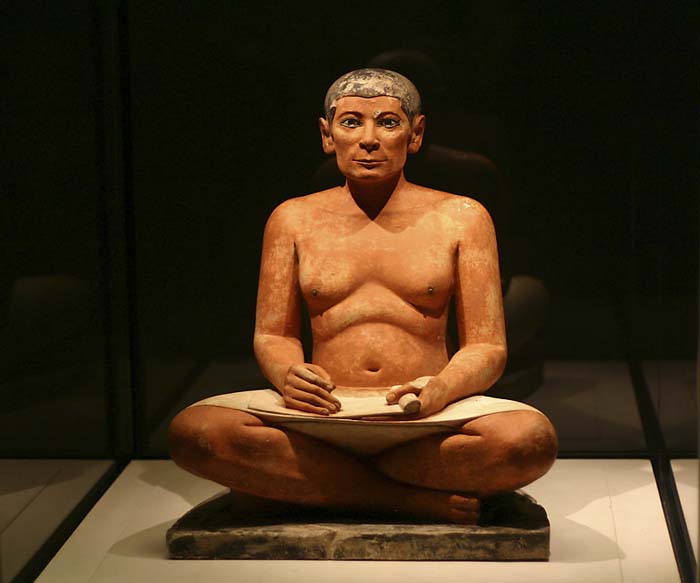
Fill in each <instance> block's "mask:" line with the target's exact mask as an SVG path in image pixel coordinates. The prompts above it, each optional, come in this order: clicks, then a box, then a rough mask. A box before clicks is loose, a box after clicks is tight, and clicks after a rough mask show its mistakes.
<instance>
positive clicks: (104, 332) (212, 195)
mask: <svg viewBox="0 0 700 583" xmlns="http://www.w3.org/2000/svg"><path fill="white" fill-rule="evenodd" d="M401 7H402V9H401V10H400V11H394V10H393V9H390V8H389V7H386V8H385V9H384V8H383V9H382V10H380V11H379V12H382V11H384V10H385V11H386V13H385V14H383V15H381V17H380V15H379V14H376V13H372V14H371V15H369V14H368V13H367V10H368V9H367V7H363V8H361V9H359V8H358V10H360V12H361V14H362V16H358V15H354V14H353V15H350V14H349V13H348V12H347V11H345V10H344V9H341V8H336V7H329V6H326V8H324V9H322V10H320V9H314V8H311V7H310V6H298V5H297V6H294V7H291V6H289V7H277V8H274V9H272V8H270V7H263V6H257V5H251V4H250V3H216V2H200V3H194V4H180V5H177V6H173V5H171V4H166V3H163V2H151V3H134V2H114V3H112V2H82V3H81V2H78V3H72V4H71V5H70V6H69V5H64V4H52V5H46V6H42V7H38V6H28V5H25V4H23V3H20V2H9V3H5V5H4V6H3V8H2V9H1V10H2V12H1V13H0V14H2V18H1V19H0V20H1V21H2V25H0V26H1V27H2V31H3V34H2V35H0V38H2V39H3V40H2V47H3V51H2V52H3V54H4V55H5V57H6V61H7V68H6V71H7V82H6V83H5V84H4V87H5V88H4V91H3V93H4V94H3V97H2V100H1V103H2V114H1V115H2V121H3V132H2V135H3V141H4V147H3V152H4V154H3V156H2V158H1V159H0V168H1V169H2V172H0V194H1V196H0V211H1V212H0V223H2V225H3V229H2V233H3V244H2V246H0V254H1V255H2V258H3V262H2V269H0V342H2V346H3V349H2V351H0V352H1V353H2V360H1V363H2V364H1V366H0V384H1V385H2V395H3V406H2V407H1V408H0V457H2V459H0V491H1V492H2V495H0V503H1V504H2V506H1V507H0V510H1V511H2V512H1V513H0V514H1V516H2V521H1V522H0V526H2V530H1V531H0V532H1V534H2V540H3V549H10V550H11V552H10V554H9V555H8V556H10V555H11V558H8V557H6V556H5V554H7V551H5V550H3V557H2V561H1V562H0V564H1V565H2V572H1V573H0V580H1V581H6V580H7V581H10V580H13V578H16V580H18V581H21V580H32V578H33V577H36V576H37V575H38V574H39V573H40V572H41V570H42V569H43V568H44V567H45V566H46V565H47V564H48V563H49V561H50V560H51V558H52V557H54V555H55V554H56V553H57V552H58V550H59V548H60V546H61V545H62V544H63V543H64V542H65V541H66V540H68V541H69V542H68V544H67V545H66V547H65V548H66V549H68V551H67V552H70V539H69V538H68V537H69V536H70V535H71V533H74V531H75V529H76V527H78V525H79V524H80V523H81V522H83V521H84V519H85V517H86V515H88V513H89V512H90V510H91V509H94V508H95V506H94V505H95V503H96V502H97V500H98V499H99V498H100V496H102V495H103V494H104V493H105V492H108V493H109V492H113V491H115V488H117V489H118V488H126V490H128V487H127V486H125V485H124V484H125V483H126V482H123V483H120V480H126V479H127V478H128V477H129V476H132V475H138V476H141V478H139V479H140V480H141V482H142V483H148V484H150V485H151V486H153V487H155V488H161V489H164V490H165V491H168V492H173V493H177V496H179V497H180V498H182V499H183V500H186V502H187V504H188V505H189V506H188V507H191V506H192V505H194V504H196V503H197V502H199V501H201V500H198V499H197V496H191V497H189V494H185V493H183V492H185V491H187V492H189V491H188V490H187V489H186V488H184V486H183V487H182V488H180V487H179V486H175V485H173V484H174V483H175V481H176V478H175V477H174V476H176V475H177V471H178V470H177V469H176V468H174V466H173V465H172V464H171V463H170V462H167V461H165V460H168V449H167V428H168V424H169V422H170V420H171V419H172V418H173V416H174V415H175V414H177V412H178V411H180V410H182V409H183V408H184V407H186V406H187V405H189V404H191V403H193V402H195V401H197V400H199V399H202V398H204V397H207V396H211V395H214V394H218V393H223V392H232V391H238V390H244V389H248V388H262V387H268V386H270V384H269V382H268V381H267V380H266V379H265V378H264V376H263V375H262V374H261V372H260V370H259V368H258V366H257V364H256V362H255V358H254V356H253V352H252V333H253V326H254V318H255V296H256V287H257V278H258V269H259V267H258V264H259V261H260V252H261V240H262V231H263V228H264V225H265V221H266V219H267V217H268V216H269V214H270V212H271V211H272V209H273V208H275V206H276V205H278V204H279V203H281V202H282V201H283V200H286V199H288V198H290V197H293V196H299V195H304V194H308V193H311V192H313V191H315V190H319V189H321V188H324V187H326V186H328V185H331V184H333V181H334V180H338V177H337V175H335V174H334V172H335V169H334V164H333V162H332V161H329V160H328V159H326V158H324V156H323V154H322V151H321V148H320V141H319V136H318V127H317V125H318V124H317V119H318V117H319V116H320V115H321V114H322V98H323V94H324V92H325V90H326V88H327V86H328V85H329V84H330V82H332V81H333V80H334V79H335V78H336V77H338V76H339V75H340V74H342V73H343V72H346V71H348V70H351V69H353V68H358V67H361V66H366V65H368V64H372V65H375V66H384V67H386V68H395V69H396V70H398V71H399V72H403V73H404V74H406V75H407V76H409V77H411V78H412V79H413V80H414V82H415V83H416V84H417V86H418V89H419V90H420V91H421V93H422V94H423V97H424V105H425V108H424V109H425V113H426V115H427V128H428V129H427V135H426V143H427V145H428V146H429V147H430V148H431V149H430V150H427V153H426V152H424V153H423V154H418V155H417V156H416V159H415V160H413V161H410V162H409V166H408V167H407V176H408V177H409V178H411V179H413V180H415V181H416V182H419V183H424V184H425V185H427V186H431V187H435V188H441V189H446V190H450V191H452V192H455V193H457V194H464V195H468V196H473V197H474V198H477V199H478V200H481V201H482V202H484V204H485V205H486V206H487V208H489V210H490V212H491V214H492V216H493V217H494V219H495V220H496V227H497V231H498V234H499V251H500V255H501V268H502V280H503V289H504V296H505V297H507V295H508V294H509V293H510V294H511V295H512V296H513V297H515V299H514V300H513V301H512V302H511V304H508V302H507V304H508V305H511V309H512V310H513V313H512V314H511V315H510V316H509V317H510V318H511V319H510V320H509V329H508V333H509V335H511V338H512V346H511V361H510V363H509V368H508V369H507V370H506V375H505V377H504V380H503V381H502V382H501V383H499V385H498V386H497V387H496V388H495V389H494V394H499V395H503V396H508V397H512V398H516V399H518V400H524V401H525V402H527V403H530V404H532V405H534V406H536V407H537V408H539V409H540V410H541V411H543V412H544V413H546V414H547V415H548V416H549V417H550V419H551V420H552V422H553V423H554V425H555V427H556V428H557V431H558V434H559V439H560V453H559V458H560V462H561V465H560V466H559V467H561V468H566V471H567V472H570V473H569V474H566V472H564V471H563V470H562V473H561V476H562V477H560V478H557V479H561V480H564V481H566V480H567V479H572V478H570V477H569V478H566V477H564V476H565V475H568V476H574V475H578V474H576V471H579V470H578V469H576V468H584V469H581V470H580V471H581V472H584V473H585V472H588V475H592V473H596V475H598V474H600V475H601V476H604V475H606V472H611V474H610V475H611V476H612V475H613V474H614V472H616V471H618V470H617V469H616V468H619V467H623V465H624V464H625V463H642V464H643V465H642V466H635V467H641V468H642V469H641V470H639V472H640V474H639V475H640V476H641V475H643V474H645V472H646V475H647V478H648V479H647V482H645V483H646V485H647V486H649V487H657V488H658V494H652V495H653V496H656V498H655V503H658V505H659V506H658V507H659V514H658V517H659V522H658V524H656V527H657V528H658V529H660V532H662V533H663V536H666V539H665V541H666V542H664V543H663V544H667V545H668V549H670V550H669V553H670V554H669V557H671V558H670V559H668V560H669V561H671V563H670V564H672V566H673V565H675V566H676V567H677V575H678V577H679V580H683V581H691V580H693V578H694V575H693V573H694V572H695V571H696V559H695V556H696V554H697V550H695V551H693V545H697V536H698V533H697V462H696V458H697V393H696V387H697V362H698V360H697V335H698V312H697V304H698V237H697V235H698V192H697V181H698V176H697V171H696V170H695V168H696V166H697V164H696V160H695V158H696V154H697V143H698V142H697V138H698V135H697V134H698V132H697V115H696V111H695V110H696V104H697V91H696V87H695V86H694V84H693V79H694V76H693V75H692V74H691V73H692V72H693V71H694V69H695V63H694V62H693V59H692V51H690V48H689V47H690V45H691V40H692V39H693V37H692V36H691V35H693V33H694V28H693V26H692V22H693V19H692V18H691V16H693V17H695V16H697V14H694V13H695V12H697V11H696V10H694V11H691V10H690V9H689V8H688V9H687V10H686V9H685V8H684V7H683V6H682V5H680V4H674V5H671V6H661V5H658V6H645V7H640V6H633V5H628V4H623V5H622V6H620V7H618V8H614V7H612V6H611V7H608V8H604V9H600V7H595V8H594V7H590V8H587V7H581V6H578V7H574V6H558V7H550V8H549V9H547V10H545V9H544V7H539V8H537V7H532V6H524V5H523V6H521V5H519V4H518V3H512V2H496V3H493V2H469V3H466V4H464V3H461V2H453V1H443V0H440V1H438V2H436V3H432V4H431V5H430V6H428V5H427V4H426V5H422V3H408V4H405V3H404V4H402V5H401ZM475 160H476V161H477V162H478V164H481V166H479V168H481V170H474V168H475V166H473V164H474V163H475V162H474V161H475ZM470 164H471V165H472V166H470ZM478 164H477V165H478ZM483 168H487V169H488V171H486V172H485V173H484V172H482V170H483ZM523 290H524V291H523ZM517 294H521V295H517ZM507 310H508V306H507ZM306 348H307V349H308V348H309V345H308V343H307V346H306ZM593 461H596V462H598V461H600V462H602V465H600V466H595V467H593V466H588V465H586V464H591V463H593ZM618 462H620V463H622V465H615V464H616V463H618ZM623 462H624V463H623ZM558 463H559V462H558ZM139 464H140V465H139ZM149 464H151V465H149ZM576 464H581V465H576ZM606 464H607V465H606ZM555 467H558V466H555ZM625 467H626V466H625ZM586 468H591V469H590V471H589V469H586ZM601 468H602V469H601ZM605 468H607V469H605ZM610 468H613V469H610ZM129 472H131V474H130V473H129ZM159 472H160V473H159ZM615 475H617V474H615ZM144 476H145V477H144ZM640 479H641V478H640ZM613 482H614V480H613V478H612V477H611V478H610V484H612V483H613ZM615 483H617V482H615ZM120 484H121V485H120ZM640 484H641V482H640ZM638 485H639V484H638ZM565 486H566V484H562V488H564V487H565ZM183 488H184V489H183ZM568 488H571V491H570V492H569V491H568V490H567V492H569V493H568V494H565V495H564V496H565V497H566V496H568V495H570V496H574V497H575V495H576V492H575V484H573V485H572V484H569V485H568ZM611 488H612V486H611ZM626 488H627V489H626V490H625V491H632V490H634V485H630V486H629V487H626ZM640 488H641V485H640ZM652 490H653V488H652ZM548 492H549V491H548ZM579 494H580V493H579ZM124 495H125V496H126V494H124ZM135 495H136V494H135ZM595 500H596V498H595V497H594V496H593V494H591V497H589V498H587V499H585V500H583V499H581V500H579V501H577V502H572V503H571V504H570V505H569V506H568V507H567V508H568V510H567V512H565V514H566V516H567V520H574V519H572V518H571V516H573V515H574V514H575V512H576V511H578V510H581V509H582V508H585V507H586V506H587V505H590V504H594V502H595ZM543 502H544V503H545V505H546V503H547V501H546V500H543ZM44 506H46V507H51V508H53V510H52V512H50V513H49V515H47V514H45V513H44V512H43V511H42V508H44ZM178 508H179V507H178ZM562 512H564V511H562ZM90 516H92V515H90ZM620 516H621V515H620ZM174 518H175V516H170V515H167V514H166V515H163V516H162V518H161V519H160V520H156V519H155V518H154V519H153V524H159V523H164V521H167V520H171V519H174ZM618 519H619V520H622V519H621V518H619V517H618ZM94 520H97V519H94V518H93V521H94ZM105 520H107V519H105ZM86 524H87V523H86ZM92 528H94V527H92ZM148 528H150V526H149V527H148ZM630 528H631V527H630ZM146 530H147V527H144V528H143V531H144V532H145V531H146ZM623 530H624V527H623ZM75 532H76V533H77V532H79V531H75ZM577 532H578V531H577ZM28 533H29V534H28ZM579 534H580V533H579ZM552 536H553V537H556V536H564V537H565V535H563V534H562V533H561V532H559V533H558V534H557V532H555V533H554V534H553V535H552ZM581 536H583V535H581ZM140 540H141V539H139V538H138V536H137V534H134V535H133V536H131V538H129V537H126V538H124V539H123V540H122V541H121V542H120V543H119V544H117V543H115V545H116V546H114V547H113V548H112V550H114V549H116V551H114V552H115V553H116V555H119V556H138V553H139V551H138V549H139V541H140ZM143 540H145V539H143ZM124 541H126V542H124ZM120 544H121V545H122V546H119V545H120ZM616 544H617V545H618V546H617V547H616V548H618V550H619V549H622V551H621V552H622V554H624V552H627V551H626V549H624V548H623V545H622V543H620V541H619V540H617V543H616ZM124 548H127V550H128V552H127V551H124ZM611 548H612V547H611ZM696 548H697V546H696ZM13 549H17V550H16V551H14V550H13ZM120 549H121V550H120ZM623 551H624V552H623ZM62 552H63V551H62ZM105 552H112V551H105ZM557 552H559V551H557ZM606 552H607V551H606ZM610 552H612V551H610ZM629 552H630V553H631V556H637V555H634V552H632V551H629ZM639 552H640V553H642V551H639ZM129 553H132V554H131V555H129ZM642 554H643V553H642ZM640 556H641V555H640ZM558 557H559V555H557V554H556V553H554V551H553V556H552V561H553V562H556V561H557V560H558ZM606 557H607V555H606ZM598 558H599V559H600V557H598ZM604 558H605V557H604ZM59 559H60V553H59V555H56V559H55V560H54V562H52V563H51V565H54V568H56V569H58V568H59V567H60V560H59ZM57 560H58V563H56V561H57ZM567 560H569V559H567ZM571 560H573V559H571ZM601 560H602V559H601ZM611 560H612V559H611ZM631 560H632V559H630V561H631ZM635 560H636V559H635ZM649 560H651V559H649ZM55 564H58V565H59V567H56V566H55ZM630 564H632V563H630ZM639 564H640V565H642V564H643V561H642V563H639ZM645 568H646V567H645ZM653 568H654V567H652V570H653ZM630 569H632V571H629V572H630V573H632V572H633V569H634V567H630ZM622 571H624V569H622ZM56 572H58V571H56ZM47 573H48V574H47ZM105 576H106V575H105ZM489 576H490V575H489ZM43 577H44V579H43V580H45V581H50V580H52V579H51V571H45V572H44V575H43ZM541 577H544V576H543V575H541ZM85 580H87V579H85ZM539 580H541V581H543V580H546V578H540V579H539Z"/></svg>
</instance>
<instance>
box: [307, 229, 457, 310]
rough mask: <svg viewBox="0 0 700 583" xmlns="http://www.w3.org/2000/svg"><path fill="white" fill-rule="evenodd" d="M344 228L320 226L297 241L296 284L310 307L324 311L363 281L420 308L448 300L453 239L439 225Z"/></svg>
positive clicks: (362, 285)
mask: <svg viewBox="0 0 700 583" xmlns="http://www.w3.org/2000/svg"><path fill="white" fill-rule="evenodd" d="M348 227H349V225H347V224H342V222H340V223H338V224H335V225H331V224H329V225H322V226H319V228H318V229H317V230H316V231H314V232H312V233H308V234H306V235H305V236H303V237H300V238H299V240H298V242H297V257H298V261H299V284H300V286H301V291H302V294H303V296H304V298H305V300H306V301H307V303H308V305H309V306H310V307H312V308H317V309H319V310H323V309H328V308H329V307H331V306H333V305H335V304H337V303H339V302H341V301H343V300H344V299H345V298H347V297H348V296H350V295H352V294H353V293H354V292H355V291H356V290H358V289H360V288H362V287H364V286H365V285H367V284H376V285H378V286H380V287H381V288H382V289H384V290H386V291H388V292H390V293H393V294H395V295H396V296H398V297H399V298H400V299H402V300H404V301H406V302H409V303H412V304H415V305H417V306H421V307H424V308H440V307H442V306H443V305H444V304H445V302H447V301H448V300H449V297H450V295H451V293H452V286H453V277H454V260H455V243H454V242H453V241H452V240H451V238H450V237H449V235H448V234H447V233H445V232H444V231H443V230H441V228H440V225H439V224H435V223H431V222H430V221H425V222H423V223H422V224H421V223H419V224H413V225H410V226H405V227H404V228H395V229H391V228H382V227H380V226H378V225H376V224H374V223H370V224H369V225H365V226H363V227H361V228H358V229H353V228H351V226H350V228H348Z"/></svg>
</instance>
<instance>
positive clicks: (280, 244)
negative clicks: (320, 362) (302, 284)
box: [254, 201, 340, 414]
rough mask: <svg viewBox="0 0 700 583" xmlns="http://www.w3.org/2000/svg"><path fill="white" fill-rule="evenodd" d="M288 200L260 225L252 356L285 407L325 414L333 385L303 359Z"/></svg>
mask: <svg viewBox="0 0 700 583" xmlns="http://www.w3.org/2000/svg"><path fill="white" fill-rule="evenodd" d="M292 204H294V203H291V201H288V202H286V203H283V204H281V205H280V206H278V207H277V208H276V209H275V210H274V212H273V213H272V215H271V216H270V218H269V219H268V221H267V225H266V226H265V235H264V237H263V249H262V259H261V264H260V281H259V283H258V301H257V308H256V315H255V337H254V348H255V356H256V358H257V360H258V364H259V365H260V368H261V369H262V372H263V374H264V375H265V376H266V377H267V378H268V379H269V380H270V382H271V383H272V384H273V385H274V386H275V387H277V389H278V390H279V391H280V393H281V394H282V396H283V397H284V401H285V405H286V406H287V407H289V408H291V409H298V410H301V411H308V412H311V413H321V414H324V411H325V414H328V413H329V412H334V411H335V409H334V405H336V404H337V405H338V408H339V405H340V403H339V402H338V400H337V399H336V398H335V397H332V396H331V394H330V391H331V390H333V388H334V385H333V383H332V381H331V379H330V376H329V375H328V373H327V372H326V371H325V370H323V369H322V368H321V367H319V366H316V365H313V364H308V363H304V350H303V348H302V345H301V339H300V325H301V290H300V289H299V270H298V261H297V254H296V245H295V238H294V231H293V222H294V220H293V219H294V218H295V217H294V215H295V213H294V212H293V209H292V208H291V206H292ZM297 204H298V203H297Z"/></svg>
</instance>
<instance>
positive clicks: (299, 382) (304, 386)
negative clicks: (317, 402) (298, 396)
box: [287, 377, 340, 409]
mask: <svg viewBox="0 0 700 583" xmlns="http://www.w3.org/2000/svg"><path fill="white" fill-rule="evenodd" d="M287 384H288V385H289V386H290V387H292V388H295V389H299V390H300V391H303V392H305V393H312V394H314V395H317V396H318V397H320V398H321V399H323V400H324V401H327V402H328V403H332V404H333V405H335V406H336V408H337V409H340V401H339V400H338V399H336V398H335V397H334V396H333V395H331V394H330V393H329V392H328V391H326V390H325V389H322V388H321V387H319V386H318V385H314V384H312V383H309V382H307V381H305V380H304V379H301V378H299V377H291V378H287Z"/></svg>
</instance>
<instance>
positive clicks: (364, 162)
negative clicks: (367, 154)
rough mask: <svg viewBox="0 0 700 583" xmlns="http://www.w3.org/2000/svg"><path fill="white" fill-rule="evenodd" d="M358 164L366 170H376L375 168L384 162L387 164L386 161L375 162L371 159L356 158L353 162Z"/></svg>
mask: <svg viewBox="0 0 700 583" xmlns="http://www.w3.org/2000/svg"><path fill="white" fill-rule="evenodd" d="M353 162H355V163H356V164H359V165H360V166H364V167H366V168H374V167H375V166H377V165H379V164H382V163H383V162H386V160H374V159H371V158H356V159H355V160H353Z"/></svg>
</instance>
